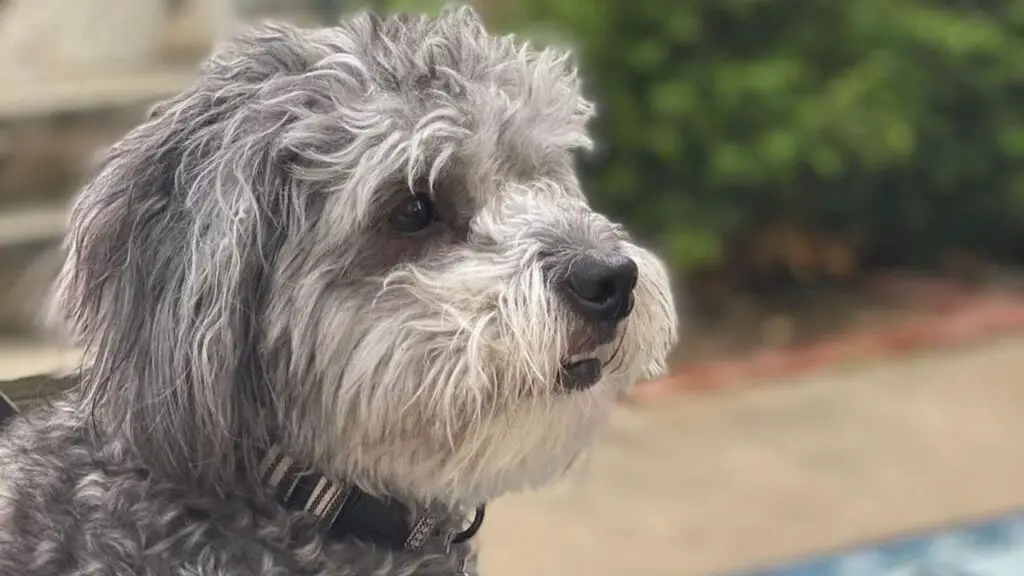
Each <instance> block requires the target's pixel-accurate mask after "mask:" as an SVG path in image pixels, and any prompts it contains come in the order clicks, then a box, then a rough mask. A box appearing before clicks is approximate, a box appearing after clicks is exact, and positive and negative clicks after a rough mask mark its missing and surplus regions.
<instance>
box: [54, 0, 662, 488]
mask: <svg viewBox="0 0 1024 576" xmlns="http://www.w3.org/2000/svg"><path fill="white" fill-rule="evenodd" d="M591 114H592V107H591V105H590V104H589V103H588V102H587V101H586V100H585V99H584V98H583V96H582V95H581V94H580V89H579V85H578V82H577V80H576V78H575V74H574V72H573V70H572V69H571V68H570V66H569V65H568V63H567V56H566V55H563V54H559V53H556V52H553V51H541V52H537V51H532V50H530V49H528V48H526V47H525V46H524V45H522V44H521V43H519V42H517V41H515V40H514V39H511V38H496V37H493V36H489V35H487V34H486V33H485V32H484V30H483V28H482V25H481V24H480V22H479V20H478V19H477V18H476V16H475V15H474V14H473V13H472V12H471V11H469V10H467V9H461V10H456V11H449V12H446V13H445V14H443V15H442V16H441V17H440V18H438V19H436V20H428V19H426V18H412V17H391V18H389V19H386V20H379V19H377V18H374V17H371V16H362V17H359V18H356V19H353V20H351V21H349V22H346V23H345V24H343V25H342V26H340V27H338V28H331V29H325V30H317V31H300V30H295V29H291V28H287V27H269V28H264V29H261V30H259V31H257V32H255V33H253V34H252V35H251V36H249V37H248V38H247V39H244V40H242V41H240V42H238V43H236V44H234V45H233V46H230V47H229V48H228V49H226V50H225V51H223V52H222V53H220V54H219V55H217V56H215V57H214V58H213V59H212V60H211V61H210V62H209V63H208V65H207V67H206V70H205V72H204V74H203V76H202V78H201V79H200V80H199V82H198V83H197V84H196V86H194V87H193V88H192V89H190V90H188V91H186V92H185V93H183V94H182V95H180V96H179V97H177V98H175V99H172V100H170V101H168V102H167V103H165V104H163V105H162V106H160V107H159V109H158V110H157V111H156V112H155V113H154V116H153V118H152V119H151V120H150V121H149V122H148V123H147V124H145V125H143V126H142V127H140V128H139V129H137V130H136V131H135V132H134V133H133V134H131V135H129V137H128V138H126V139H125V141H124V142H122V143H121V144H120V145H119V146H118V147H116V148H115V150H114V151H113V153H112V154H111V156H110V158H109V159H108V161H107V163H106V165H105V167H104V169H103V171H102V172H101V173H100V175H99V176H98V177H97V179H96V180H95V181H94V182H93V183H92V184H91V185H90V186H89V187H87V188H86V190H85V191H84V192H83V194H82V196H81V198H80V199H79V201H78V204H77V206H76V209H75V215H74V216H73V220H72V230H73V234H72V236H71V240H70V243H69V249H70V250H69V253H70V257H69V259H68V264H67V265H66V266H65V270H64V273H63V276H62V279H61V283H60V290H61V292H60V294H59V296H61V300H62V301H63V303H64V305H65V309H67V310H68V311H69V312H70V316H71V318H72V323H73V325H74V327H75V329H76V331H77V334H78V335H79V337H80V338H83V339H84V340H85V341H93V342H94V343H93V346H92V352H91V357H92V358H93V361H94V363H95V364H96V365H97V366H98V368H97V370H96V372H97V373H105V374H107V375H108V379H109V378H110V377H114V379H115V380H116V379H117V375H118V374H119V372H118V370H121V371H124V370H125V368H124V364H125V360H126V359H127V361H128V362H127V363H128V364H136V365H138V366H137V367H135V368H134V369H135V370H136V373H135V374H134V376H133V379H138V380H148V381H154V380H159V379H160V378H161V377H164V378H166V379H167V381H166V382H164V383H163V384H157V385H153V384H150V385H149V386H156V387H157V388H159V387H161V386H162V387H166V388H169V390H163V394H164V396H166V395H167V394H171V395H172V396H173V395H181V397H180V398H179V401H178V402H176V403H175V404H174V406H168V407H164V408H163V409H164V410H165V411H170V412H172V413H171V414H169V415H168V414H160V413H154V412H152V409H150V410H151V413H149V414H148V415H147V416H146V418H147V419H148V420H150V422H149V425H150V426H151V427H153V428H164V427H165V428H167V432H168V433H169V432H171V431H173V430H174V429H175V428H176V427H177V426H181V425H182V424H181V423H180V422H177V423H175V422H171V423H166V424H165V423H164V421H165V420H168V419H170V420H175V419H177V420H186V421H188V422H190V423H191V425H192V427H193V428H196V429H197V430H200V431H205V432H206V433H207V434H208V433H209V432H210V431H211V430H212V431H218V430H220V428H221V427H223V428H224V429H225V430H228V434H226V435H225V437H226V436H227V435H234V436H236V437H237V436H239V435H249V436H252V437H256V438H261V439H264V440H265V439H266V438H264V436H265V437H267V438H269V437H271V436H272V437H274V439H276V440H278V441H279V442H280V443H282V444H283V445H284V446H285V448H286V450H290V451H291V452H292V453H293V454H294V456H296V457H297V458H299V459H301V460H303V461H307V462H309V463H311V464H313V465H315V466H318V467H320V468H321V469H323V470H324V471H325V472H327V473H330V474H333V475H335V476H337V477H339V478H345V479H352V480H355V481H357V482H359V483H361V484H362V485H363V487H364V488H366V489H369V490H381V491H384V490H386V491H390V492H397V493H400V494H403V495H408V496H410V497H414V498H419V499H449V500H456V501H459V502H462V503H475V502H479V501H483V500H486V499H489V498H492V497H494V496H497V495H499V494H501V493H504V492H507V491H510V490H516V489H520V488H524V487H527V486H531V485H536V484H540V483H543V482H546V481H548V480H550V479H551V478H553V477H555V476H556V475H558V474H559V473H561V472H562V471H564V470H565V469H566V467H567V466H568V465H569V464H570V463H571V462H572V461H573V460H574V459H575V458H576V457H577V456H578V455H579V454H580V453H581V451H582V450H584V448H585V447H586V446H587V445H588V443H589V442H590V441H591V439H592V437H593V435H594V433H595V431H596V430H597V429H598V427H599V425H600V424H601V423H602V422H603V420H604V419H605V418H606V416H607V415H608V412H609V411H610V409H611V408H612V406H613V404H614V402H615V400H616V398H617V396H618V395H620V394H621V392H622V391H623V389H624V388H625V387H627V386H630V385H631V384H632V383H634V382H635V381H637V380H638V379H642V378H647V377H652V376H655V375H658V374H660V373H661V372H662V371H663V369H664V367H665V365H664V362H665V356H666V354H667V352H668V350H669V348H670V346H671V345H672V344H673V343H674V340H675V335H676V315H675V311H674V308H673V303H672V297H671V293H670V288H669V279H668V275H667V273H666V271H665V269H664V267H663V266H662V264H661V263H660V262H659V261H658V260H657V259H656V258H655V257H654V256H653V255H652V254H651V253H649V252H648V251H646V250H644V249H642V248H640V247H638V246H637V245H635V244H634V243H633V242H632V241H631V240H630V238H629V236H628V235H627V234H626V233H625V232H624V231H623V230H622V228H621V227H619V226H617V225H616V224H614V223H612V222H610V221H609V220H608V219H607V218H605V217H604V216H602V215H600V214H597V213H595V212H594V211H593V210H592V209H591V208H590V207H589V206H588V204H587V201H586V199H585V197H584V193H583V190H581V187H580V183H579V180H578V178H577V174H576V172H575V167H574V162H573V154H574V153H575V152H576V151H577V150H579V149H582V148H586V147H587V146H588V145H589V140H588V137H587V135H586V132H585V124H586V122H587V120H588V119H589V117H590V116H591ZM125 180H127V181H125ZM118 241H119V242H120V244H118ZM116 245H122V246H124V247H123V248H120V249H118V248H116V247H115V246H116ZM101 246H102V250H101V248H100V247H101ZM100 251H102V252H103V253H104V254H106V255H107V260H106V264H104V263H103V261H102V258H101V256H100V254H99V253H98V252H100ZM101 268H102V270H101ZM127 276H131V277H127ZM140 286H141V287H140ZM143 287H148V289H149V290H150V292H148V293H147V292H145V290H144V289H143ZM133 326H134V327H133ZM140 338H143V339H148V340H149V342H148V343H147V344H145V345H140V344H138V340H139V339H140ZM160 338H165V339H166V340H167V343H166V344H164V343H162V342H156V341H154V339H160ZM129 340H131V341H135V343H134V344H133V343H131V342H128V341H129ZM139 346H143V348H144V349H143V350H139V349H138V347H139ZM140 356H145V357H141V358H140ZM117 358H120V359H121V363H120V366H121V368H116V367H115V364H114V362H115V360H116V359H117ZM125 379H127V377H125ZM240 382H244V384H240ZM122 385H128V384H122ZM140 386H146V385H145V384H143V385H140ZM239 386H247V387H248V388H253V389H254V390H249V389H248V388H246V389H240V388H239ZM97 387H98V388H104V386H103V385H101V384H97ZM183 387H185V388H187V389H188V390H182V388H183ZM106 388H107V389H111V390H110V391H108V392H107V393H106V394H98V393H97V394H96V396H97V397H99V396H106V401H110V398H109V396H111V395H115V394H116V390H112V388H113V386H111V385H106ZM160 393H161V391H160V390H159V389H157V390H152V391H138V390H134V389H133V395H134V396H137V397H140V398H139V400H137V402H139V403H141V402H142V400H143V399H146V400H149V401H150V402H149V403H150V404H152V401H153V400H154V399H155V398H157V397H158V396H159V395H160ZM181 406H184V407H185V408H184V409H185V410H193V411H195V412H196V413H195V414H190V415H187V417H183V416H181V415H178V414H176V413H174V412H176V411H177V410H179V409H181ZM138 408H139V406H138V405H136V410H135V411H134V414H136V415H135V416H132V415H128V416H124V417H125V418H127V419H128V420H132V419H133V418H136V419H142V418H143V417H142V416H140V415H138ZM98 409H102V408H98ZM129 424H131V425H133V426H135V427H136V428H133V430H134V432H133V434H141V432H140V431H139V429H140V428H139V426H142V427H144V426H145V423H142V424H132V423H131V422H129ZM222 425H223V426H222ZM150 432H151V433H152V430H150ZM200 433H202V432H200ZM193 441H194V442H196V443H197V446H196V450H198V451H199V453H200V454H202V453H203V452H202V444H203V443H204V442H205V443H212V444H216V443H218V442H220V441H221V439H220V438H207V439H205V440H203V439H202V438H199V437H197V438H195V439H193ZM215 452H216V450H213V449H210V450H208V451H207V454H208V455H212V454H213V453H215ZM220 452H221V456H223V455H224V454H227V450H222V451H220ZM199 457H201V456H199ZM172 467H173V466H172Z"/></svg>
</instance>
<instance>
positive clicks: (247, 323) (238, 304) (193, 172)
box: [55, 27, 296, 484]
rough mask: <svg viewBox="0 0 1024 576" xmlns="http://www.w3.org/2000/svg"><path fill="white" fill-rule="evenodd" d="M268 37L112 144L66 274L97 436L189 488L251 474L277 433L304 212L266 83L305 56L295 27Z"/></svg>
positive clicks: (218, 65) (76, 227) (62, 293)
mask: <svg viewBox="0 0 1024 576" xmlns="http://www.w3.org/2000/svg"><path fill="white" fill-rule="evenodd" d="M262 33H263V34H264V36H262V37H260V38H257V40H258V41H257V42H251V43H250V45H249V50H250V52H249V53H245V54H242V55H241V57H239V56H237V55H235V56H232V55H231V54H229V55H228V57H225V58H223V59H222V60H220V61H214V62H213V64H212V65H211V66H210V68H209V69H208V71H207V73H206V74H205V75H204V76H203V77H202V79H201V80H200V82H199V83H198V84H197V85H196V86H194V87H193V88H191V89H190V90H188V91H186V92H185V93H183V94H182V95H180V96H178V97H176V98H173V99H171V100H169V101H167V102H164V103H161V104H160V105H159V107H160V109H161V110H160V112H159V113H158V114H156V115H154V116H152V117H151V118H150V119H149V120H148V121H147V122H145V123H144V124H143V125H141V126H140V127H138V128H137V129H135V130H134V131H133V132H131V133H130V134H129V135H128V136H126V137H125V138H124V139H123V140H122V141H121V142H120V143H118V144H117V145H116V146H114V147H113V148H112V150H111V151H110V153H109V154H108V155H107V157H106V158H105V160H104V162H103V165H102V167H101V169H100V172H99V174H98V175H97V176H96V178H95V179H94V180H93V181H92V182H90V183H89V184H88V185H87V186H86V187H85V188H84V189H83V190H82V192H81V194H80V195H79V197H78V198H77V200H76V202H75V204H74V206H73V209H72V215H71V223H70V231H69V234H68V237H67V240H66V244H65V248H66V251H67V258H66V260H65V263H64V266H63V269H62V272H61V274H60V276H59V278H58V281H57V284H56V293H55V297H56V305H57V306H58V307H59V312H60V314H61V315H62V318H63V320H64V321H65V322H66V323H67V325H68V328H70V330H71V334H72V336H73V337H74V338H75V339H76V340H77V341H78V342H79V343H80V344H81V345H82V346H83V347H84V348H85V350H86V362H87V363H89V367H88V369H87V370H85V371H84V374H83V392H84V394H85V396H86V399H87V400H88V401H89V403H90V404H89V406H90V410H91V414H92V416H93V418H92V422H93V431H94V432H96V433H99V434H102V435H104V436H108V435H109V434H114V435H116V436H117V437H119V438H121V439H123V440H124V441H126V442H128V443H129V449H131V450H133V452H135V454H136V455H137V456H138V457H139V458H140V459H142V460H143V461H144V462H146V463H147V465H148V466H150V467H151V468H152V470H153V471H154V472H157V473H160V474H165V475H169V476H172V477H173V478H175V479H176V480H178V481H181V482H185V483H190V482H198V483H205V484H217V483H220V482H223V481H230V480H232V479H233V477H234V476H235V475H237V474H238V473H239V472H243V471H248V472H251V471H252V469H253V468H252V467H254V466H255V465H256V456H255V453H254V451H255V449H256V448H258V447H260V446H264V445H265V443H266V442H267V440H268V437H269V435H270V434H271V430H270V428H271V426H272V424H271V419H270V418H265V417H264V416H265V413H266V411H267V410H266V405H267V402H268V397H269V394H268V392H267V390H268V389H267V386H266V383H265V382H264V380H265V379H264V378H263V372H264V369H263V364H262V355H261V354H260V350H259V348H260V333H261V332H260V319H259V313H260V310H261V309H262V308H263V305H264V304H263V303H264V299H265V296H266V292H267V289H268V272H269V270H270V269H271V268H272V266H273V263H274V257H275V255H276V253H277V251H278V249H279V246H280V243H281V241H282V238H283V234H282V229H281V222H282V221H284V220H287V218H288V215H287V214H286V209H287V208H286V203H285V199H284V196H285V193H284V191H285V190H286V189H287V182H286V179H287V176H286V174H285V170H284V169H283V168H281V167H279V166H278V165H277V163H276V162H275V161H274V160H275V158H274V156H275V154H278V152H276V151H275V149H276V146H275V142H276V141H277V139H278V138H279V136H280V131H281V129H282V127H283V126H284V125H285V121H284V117H285V116H286V115H287V113H288V109H289V108H288V106H286V105H280V106H279V108H275V107H274V106H272V105H267V106H261V105H258V104H259V102H258V94H259V92H258V91H259V90H260V89H261V88H264V87H265V86H266V83H267V82H272V81H273V79H274V78H275V77H279V76H281V75H283V74H286V73H288V72H289V70H288V69H287V68H284V67H283V64H282V62H283V63H286V64H287V63H289V62H291V63H293V64H294V62H295V61H296V59H295V58H293V59H292V60H290V61H289V60H288V59H287V58H286V57H287V56H288V54H287V53H285V54H283V56H284V57H282V55H281V54H278V53H275V51H278V52H282V51H288V50H291V49H292V48H294V46H295V45H294V43H292V42H291V38H290V35H291V34H292V33H293V31H291V30H290V29H287V28H280V27H279V28H274V29H265V30H263V32H262ZM292 104H294V103H292ZM240 466H241V467H242V468H244V469H245V470H242V469H240V468H239V467H240Z"/></svg>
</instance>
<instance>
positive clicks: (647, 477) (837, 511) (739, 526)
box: [0, 339, 1024, 576]
mask: <svg viewBox="0 0 1024 576" xmlns="http://www.w3.org/2000/svg"><path fill="white" fill-rule="evenodd" d="M61 360H62V357H61V356H60V355H51V354H49V353H40V352H34V351H33V350H32V349H31V348H21V349H17V348H15V347H13V346H10V345H9V346H6V347H4V346H3V345H2V344H0V376H8V375H15V374H25V373H28V372H31V371H33V370H36V369H38V368H39V367H40V366H42V365H46V364H47V363H50V362H54V361H61ZM1022 438H1024V339H1017V340H1006V341H1002V342H999V343H994V344H989V345H986V346H984V347H978V348H974V349H971V350H960V351H957V352H952V353H946V354H945V356H942V355H931V356H927V357H920V358H917V359H913V360H909V361H904V362H899V363H891V364H884V365H878V366H874V367H871V368H864V369H859V370H857V371H852V372H848V373H846V374H832V375H828V376H821V377H816V378H812V379H806V380H803V381H800V382H795V383H787V384H784V385H783V384H780V385H775V386H769V387H762V388H759V389H753V390H746V391H743V392H737V393H732V394H717V395H713V396H704V397H684V398H680V399H678V400H676V401H672V402H667V403H662V404H659V405H658V406H656V407H644V408H623V409H622V410H620V411H619V412H618V413H617V414H616V417H615V419H614V422H613V425H612V427H611V429H610V430H609V432H608V433H607V435H606V437H605V438H604V440H603V442H602V443H601V445H600V447H599V448H598V449H597V450H596V452H595V454H594V456H593V458H592V459H591V461H590V463H589V467H588V469H587V470H585V472H584V474H583V475H582V476H581V477H579V478H573V479H572V480H570V481H566V482H563V483H562V484H560V485H558V486H556V487H553V488H551V489H548V490H545V491H543V492H540V493H536V494H530V495H525V496H518V497H512V498H508V499H506V500H505V501H501V502H497V503H495V504H494V505H492V506H491V507H490V509H489V511H488V517H487V522H486V523H485V526H484V530H483V534H482V541H483V545H484V549H483V550H484V551H483V564H484V570H485V574H488V575H489V576H523V575H572V576H575V575H587V576H631V575H633V574H642V575H644V576H660V575H664V576H685V575H691V574H692V575H704V574H715V573H718V572H720V571H723V570H731V569H735V568H742V567H747V566H751V565H756V564H760V563H763V562H770V561H773V560H776V559H783V558H789V557H791V556H794V555H798V554H803V553H806V552H810V551H815V550H819V549H821V548H823V547H830V546H835V545H842V544H845V543H849V542H855V541H858V540H862V539H865V538H871V537H874V536H879V535H883V534H888V533H892V532H899V531H903V530H907V529H913V528H917V527H923V526H928V525H932V524H935V523H941V522H946V521H950V520H953V519H956V518H962V517H964V516H973V515H983V514H986V513H989V512H994V511H1000V510H1003V509H1006V508H1008V507H1013V506H1024V489H1022V487H1024V448H1022V447H1021V443H1022V442H1021V439H1022Z"/></svg>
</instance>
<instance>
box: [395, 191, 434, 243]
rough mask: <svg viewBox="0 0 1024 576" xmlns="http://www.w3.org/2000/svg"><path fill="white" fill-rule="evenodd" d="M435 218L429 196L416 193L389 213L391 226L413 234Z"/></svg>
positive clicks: (403, 232) (404, 232)
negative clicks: (392, 212)
mask: <svg viewBox="0 0 1024 576" xmlns="http://www.w3.org/2000/svg"><path fill="white" fill-rule="evenodd" d="M436 219H437V216H436V214H435V213H434V204H433V203H432V202H431V201H430V196H427V195H426V194H422V193H420V194H416V195H415V196H412V197H411V198H409V199H408V200H406V201H405V202H403V203H402V204H401V205H400V206H399V207H398V208H397V209H396V210H395V212H394V214H392V215H391V226H392V227H393V228H394V229H395V230H397V231H399V232H401V233H402V234H414V233H416V232H419V231H420V230H423V229H424V228H427V227H428V226H430V225H431V224H433V223H434V221H435V220H436Z"/></svg>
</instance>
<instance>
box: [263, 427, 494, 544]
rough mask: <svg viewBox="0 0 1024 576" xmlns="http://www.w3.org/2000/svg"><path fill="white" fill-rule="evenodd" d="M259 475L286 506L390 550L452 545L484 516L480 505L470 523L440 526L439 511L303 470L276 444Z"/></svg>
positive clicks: (331, 530) (332, 530)
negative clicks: (422, 510) (421, 510)
mask: <svg viewBox="0 0 1024 576" xmlns="http://www.w3.org/2000/svg"><path fill="white" fill-rule="evenodd" d="M260 477H261V478H262V481H263V483H264V484H265V485H266V486H267V487H268V488H269V489H270V490H271V491H272V492H273V493H274V495H275V496H276V498H277V500H278V501H279V502H281V504H282V505H284V506H285V508H288V509H291V510H304V511H305V512H307V513H308V514H310V515H312V516H313V517H314V518H315V519H316V521H317V523H319V524H320V525H321V527H322V528H323V530H324V531H325V532H326V533H327V534H328V535H329V536H331V537H332V538H335V539H338V540H344V539H355V540H362V541H364V542H372V543H374V544H377V545H379V546H383V547H386V548H390V549H392V550H410V551H415V550H420V549H422V548H423V547H424V546H425V545H426V544H427V543H428V542H438V543H440V544H441V545H442V546H443V548H444V549H445V550H449V549H450V548H451V545H452V544H458V543H461V542H465V541H467V540H469V539H470V538H472V537H473V536H475V535H476V533H477V532H478V531H479V530H480V527H481V525H482V524H483V520H484V506H482V505H481V506H479V507H478V508H477V509H476V513H475V515H474V517H473V521H472V523H471V524H470V525H469V527H468V528H466V529H464V530H457V529H445V528H444V527H442V526H440V524H441V520H442V518H441V516H440V515H438V514H433V513H427V514H423V515H422V516H420V517H418V518H416V517H415V515H414V514H413V512H412V510H411V509H410V508H409V507H408V506H406V505H405V504H403V503H402V502H399V501H398V500H395V499H393V498H380V497H377V496H373V495H371V494H368V493H367V492H364V491H363V490H361V489H360V488H359V487H357V486H354V485H350V484H345V483H339V482H334V481H332V480H330V479H328V478H327V477H326V476H324V475H323V474H320V473H318V472H310V471H308V470H303V468H302V467H301V466H299V465H298V464H296V463H295V461H294V460H293V459H291V458H289V457H288V456H285V455H284V454H283V453H281V450H279V449H278V448H277V447H274V448H272V449H271V450H270V451H269V452H268V453H267V455H266V456H265V457H264V458H263V461H262V463H261V464H260Z"/></svg>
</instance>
